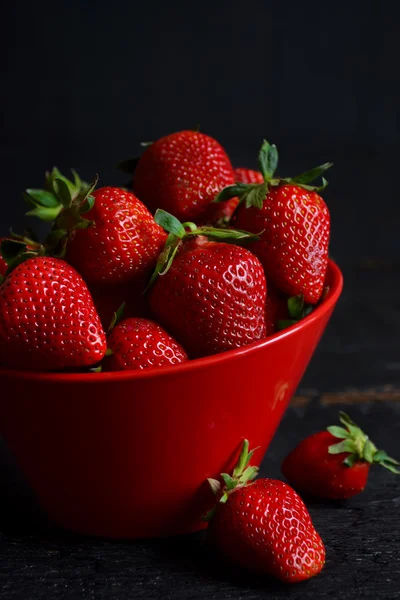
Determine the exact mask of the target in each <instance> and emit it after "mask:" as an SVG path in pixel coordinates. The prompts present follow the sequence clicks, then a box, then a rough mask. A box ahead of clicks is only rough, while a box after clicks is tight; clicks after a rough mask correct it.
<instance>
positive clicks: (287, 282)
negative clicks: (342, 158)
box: [215, 142, 331, 304]
mask: <svg viewBox="0 0 400 600" xmlns="http://www.w3.org/2000/svg"><path fill="white" fill-rule="evenodd" d="M259 162H260V168H261V172H262V174H263V178H264V182H263V183H249V184H247V183H236V184H235V185H233V186H229V187H227V188H225V189H224V190H222V192H220V193H219V194H218V196H217V197H216V200H215V201H216V202H226V200H228V199H229V198H232V197H235V196H238V197H239V198H240V204H239V206H238V208H237V209H236V211H235V213H234V216H233V221H232V224H233V226H234V227H238V228H239V229H244V230H247V231H252V232H253V233H260V232H262V233H261V235H260V240H259V241H257V242H255V243H254V244H253V245H252V246H251V250H252V252H254V253H255V254H256V255H257V256H258V258H259V259H260V261H261V262H262V264H263V267H264V269H265V273H266V276H267V279H268V280H272V281H273V282H274V283H275V285H276V286H277V287H278V288H279V289H280V290H281V291H282V292H284V293H285V294H287V295H289V296H297V295H300V294H302V295H303V296H304V299H305V302H306V303H308V304H316V303H317V302H318V300H319V299H320V297H321V295H322V291H323V287H324V280H325V275H326V270H327V265H328V245H329V236H330V215H329V211H328V208H327V206H326V204H325V202H324V200H323V199H322V198H321V196H320V195H319V194H318V193H317V192H319V191H320V190H322V189H324V187H325V186H326V184H327V182H326V181H325V180H324V179H323V184H322V186H321V187H315V186H311V185H309V184H310V183H311V182H312V181H313V180H314V179H316V178H317V177H319V176H320V175H321V174H322V173H324V172H325V171H326V170H327V169H328V168H329V167H330V166H331V163H325V164H323V165H321V166H320V167H316V168H315V169H312V170H311V171H307V172H306V173H302V174H301V175H298V176H297V177H292V178H289V177H286V178H279V177H276V176H275V171H276V168H277V165H278V152H277V149H276V147H275V146H274V145H272V146H271V145H270V144H269V143H268V142H264V143H263V145H262V147H261V151H260V155H259Z"/></svg>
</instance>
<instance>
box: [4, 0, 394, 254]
mask: <svg viewBox="0 0 400 600" xmlns="http://www.w3.org/2000/svg"><path fill="white" fill-rule="evenodd" d="M392 6H394V4H393V5H392ZM393 11H394V8H393ZM397 24H398V21H397V16H396V14H394V13H393V12H392V11H391V10H390V3H386V2H381V3H376V2H374V3H373V2H365V1H362V0H358V1H357V0H350V1H349V2H346V3H343V2H340V3H330V2H328V3H326V2H318V1H316V0H314V1H309V2H307V1H306V2H294V1H293V2H290V1H289V0H281V1H280V2H272V1H268V0H248V1H247V2H244V1H243V0H242V1H239V0H231V1H230V2H225V1H222V0H221V1H218V0H214V1H204V2H202V3H201V4H198V3H194V2H190V1H188V0H186V1H176V2H157V1H156V0H153V1H152V2H135V1H131V2H120V1H114V2H104V1H100V0H99V1H98V2H89V1H81V2H79V1H78V0H61V1H58V2H40V1H39V2H35V3H31V2H27V0H21V1H19V2H14V3H12V2H9V3H8V6H7V8H6V9H5V10H3V19H2V37H3V42H4V41H5V55H4V56H5V60H3V61H2V62H3V65H4V72H3V77H2V82H3V86H2V105H3V106H2V116H3V121H4V123H3V134H2V137H1V155H2V160H1V176H2V194H1V198H2V200H1V226H0V234H5V233H6V232H7V231H8V227H9V226H10V225H13V226H14V228H16V229H18V228H19V229H20V228H21V227H22V220H23V213H24V206H23V204H22V202H21V191H22V190H23V189H24V188H25V187H37V186H40V185H41V182H42V178H43V173H44V171H45V170H46V169H47V168H49V167H51V166H52V165H54V164H56V165H57V166H59V167H60V168H62V169H67V168H69V167H70V166H72V167H75V168H77V169H78V170H79V171H80V172H81V174H82V175H83V176H84V177H86V178H90V177H91V175H92V174H93V173H94V172H98V173H99V174H100V177H101V179H100V182H101V183H102V184H122V183H124V176H123V175H121V174H119V173H118V171H117V170H116V169H115V167H114V165H115V164H116V163H117V162H118V160H120V159H121V158H125V157H127V156H131V155H135V154H136V153H137V152H138V150H139V142H140V141H141V140H149V139H155V138H157V137H159V136H161V135H163V134H166V133H169V132H172V131H174V130H178V129H183V128H191V127H194V126H195V125H197V124H198V123H200V127H201V130H202V131H204V132H205V133H208V134H210V135H212V136H214V137H216V138H217V139H218V140H220V141H221V142H222V144H223V145H224V146H225V147H226V149H227V151H228V153H229V154H230V156H231V158H232V161H233V162H234V164H235V165H236V166H241V165H249V166H255V164H256V163H255V160H256V154H257V150H258V146H259V144H260V142H261V140H262V138H263V137H266V138H268V139H269V140H271V141H273V142H275V143H276V144H277V145H278V148H279V149H280V155H281V169H280V171H281V173H284V174H291V173H293V171H295V170H299V169H306V168H309V167H311V166H314V165H315V164H318V163H320V162H325V161H327V160H333V161H334V162H335V167H334V170H332V172H331V174H330V176H329V180H330V186H329V188H328V190H327V192H326V194H325V195H326V199H327V201H328V202H329V205H330V208H331V212H332V218H333V235H332V253H333V255H334V256H335V257H336V258H337V259H338V260H341V261H342V262H351V263H358V262H360V261H362V260H365V257H380V258H381V259H383V260H397V258H398V257H399V256H400V242H399V235H398V231H399V225H400V208H399V205H400V202H399V199H398V192H397V183H396V182H397V170H398V150H399V147H398V136H399V131H398V127H399V124H398V120H397V115H396V112H397V111H398V104H399V102H398V101H399V75H398V52H397V50H398V49H397V41H396V37H397V34H398V25H397Z"/></svg>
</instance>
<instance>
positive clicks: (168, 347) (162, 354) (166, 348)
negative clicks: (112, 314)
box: [103, 318, 188, 371]
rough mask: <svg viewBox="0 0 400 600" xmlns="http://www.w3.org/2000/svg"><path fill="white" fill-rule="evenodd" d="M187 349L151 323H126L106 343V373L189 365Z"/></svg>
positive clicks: (139, 320)
mask: <svg viewBox="0 0 400 600" xmlns="http://www.w3.org/2000/svg"><path fill="white" fill-rule="evenodd" d="M187 360H188V358H187V355H186V352H185V351H184V349H183V348H182V346H181V345H180V344H178V342H176V341H175V340H174V339H173V338H172V337H171V336H170V335H169V334H168V333H167V332H166V331H165V330H164V329H162V327H160V326H159V325H157V323H154V321H150V320H149V319H141V318H129V319H124V320H123V321H121V322H120V323H118V324H117V325H115V327H114V328H113V329H112V331H111V333H110V334H109V336H108V339H107V356H106V358H105V359H104V361H103V367H104V370H106V371H126V370H127V371H129V370H137V369H139V370H140V369H152V368H154V367H162V366H166V365H169V366H172V365H177V364H179V363H182V362H185V361H187Z"/></svg>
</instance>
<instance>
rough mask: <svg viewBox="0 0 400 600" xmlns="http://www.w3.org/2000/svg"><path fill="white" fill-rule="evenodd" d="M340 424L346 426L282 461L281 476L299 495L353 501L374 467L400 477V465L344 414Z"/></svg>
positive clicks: (312, 439)
mask: <svg viewBox="0 0 400 600" xmlns="http://www.w3.org/2000/svg"><path fill="white" fill-rule="evenodd" d="M340 421H341V423H342V424H343V425H344V427H339V426H336V425H333V426H332V427H328V428H327V431H319V432H318V433H315V434H314V435H311V436H309V437H307V438H306V439H304V440H303V441H302V442H300V444H299V445H298V446H297V447H296V448H295V449H294V450H293V451H292V452H291V453H290V454H289V455H288V456H287V457H286V458H285V460H284V461H283V464H282V473H283V474H284V476H285V477H286V478H287V479H288V481H289V482H290V484H291V485H293V486H294V487H295V488H296V489H297V490H299V491H300V492H303V493H305V494H308V495H310V496H314V497H316V498H326V499H345V498H351V497H352V496H355V495H356V494H359V493H360V492H362V491H363V490H364V488H365V486H366V484H367V480H368V474H369V470H370V467H371V465H372V464H380V465H382V466H383V467H385V468H386V469H389V471H392V472H393V473H397V474H400V470H399V469H398V468H396V465H399V464H400V463H399V462H398V461H397V460H394V459H393V458H390V457H389V456H388V455H387V454H386V452H384V451H383V450H377V448H376V446H375V445H374V444H373V443H372V442H371V441H370V440H369V439H368V437H367V436H366V435H365V433H364V432H363V431H362V430H361V429H360V428H359V427H357V425H355V424H354V423H353V421H352V420H351V419H350V417H349V416H348V415H346V414H345V413H343V412H341V413H340ZM338 439H339V440H341V441H340V442H338Z"/></svg>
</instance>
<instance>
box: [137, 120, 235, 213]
mask: <svg viewBox="0 0 400 600" xmlns="http://www.w3.org/2000/svg"><path fill="white" fill-rule="evenodd" d="M234 182H235V178H234V173H233V168H232V165H231V162H230V160H229V158H228V156H227V154H226V152H225V150H224V149H223V148H222V146H221V145H220V144H219V143H218V142H217V141H216V140H215V139H213V138H212V137H209V136H208V135H205V134H204V133H200V132H198V131H179V132H177V133H172V134H170V135H167V136H165V137H162V138H160V139H159V140H157V141H156V142H154V143H153V144H150V145H149V146H148V147H147V148H146V150H145V152H144V153H143V155H142V156H141V158H140V159H139V162H138V163H137V166H136V168H135V171H134V175H133V190H134V192H135V194H136V195H137V196H138V198H140V200H141V201H142V202H143V203H144V204H145V205H146V206H147V207H148V208H149V209H150V210H151V211H152V212H155V211H156V209H157V208H161V209H163V210H166V211H168V212H170V213H172V214H173V215H174V216H176V217H177V218H178V219H181V220H183V221H186V220H188V219H190V220H194V221H196V222H200V221H201V222H204V221H207V222H212V223H215V222H216V221H218V220H219V219H221V218H222V217H226V218H227V217H229V216H230V215H231V214H232V212H233V210H234V208H235V206H236V204H237V200H236V201H235V200H234V201H228V202H225V203H224V204H223V206H215V204H213V205H210V203H211V201H212V200H213V199H214V198H215V196H216V195H217V194H218V192H220V191H221V190H222V189H223V188H224V187H225V186H227V185H231V184H233V183H234Z"/></svg>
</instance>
